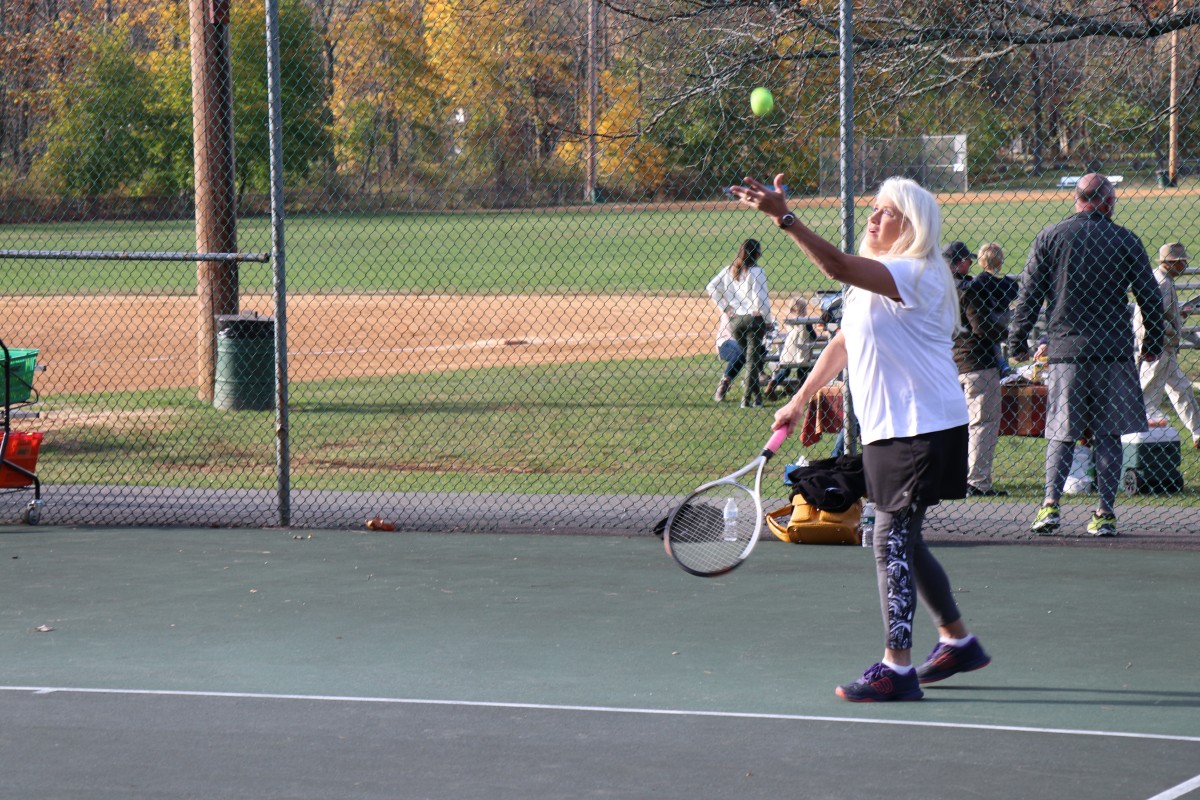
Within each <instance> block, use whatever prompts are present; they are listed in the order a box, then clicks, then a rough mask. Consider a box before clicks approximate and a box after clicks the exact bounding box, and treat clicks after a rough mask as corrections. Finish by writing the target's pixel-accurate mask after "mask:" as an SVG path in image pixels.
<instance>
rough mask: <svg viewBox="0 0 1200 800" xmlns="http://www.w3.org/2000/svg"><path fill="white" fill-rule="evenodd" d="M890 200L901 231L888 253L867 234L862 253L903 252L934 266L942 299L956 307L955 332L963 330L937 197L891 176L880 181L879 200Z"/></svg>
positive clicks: (923, 267) (949, 306) (873, 255)
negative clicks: (944, 250)
mask: <svg viewBox="0 0 1200 800" xmlns="http://www.w3.org/2000/svg"><path fill="white" fill-rule="evenodd" d="M882 200H886V201H889V202H890V203H891V204H892V205H894V206H895V207H896V210H897V211H899V212H900V216H901V217H902V218H903V219H902V225H901V229H900V235H899V236H898V237H897V238H896V241H895V242H894V243H893V244H892V247H891V249H890V250H888V251H887V252H885V253H876V252H874V251H873V250H872V248H871V246H870V245H869V244H868V243H867V240H866V239H865V238H864V239H863V243H862V245H861V246H860V247H859V254H860V255H864V256H867V257H870V258H878V257H879V256H900V257H902V258H910V259H913V260H914V261H920V262H921V268H920V272H921V274H922V275H923V274H924V272H925V270H927V269H929V268H930V267H932V268H933V269H934V274H935V275H937V277H938V278H939V279H940V280H941V282H942V285H943V289H944V291H943V292H942V298H943V299H942V302H943V304H944V305H945V307H946V308H947V309H948V310H951V311H953V314H952V317H951V318H952V319H953V320H954V331H953V332H954V334H957V333H958V332H959V331H960V330H961V326H962V321H961V319H960V318H959V317H960V314H961V311H960V310H959V307H958V288H957V286H956V285H955V282H954V276H953V275H952V274H951V272H950V267H949V266H948V265H947V264H946V259H945V258H943V257H942V253H941V246H942V244H941V242H942V212H941V210H940V209H939V208H938V204H937V198H936V197H934V196H933V195H932V194H931V193H930V192H929V191H928V190H927V189H924V188H922V187H921V185H920V184H918V183H917V182H916V181H914V180H910V179H909V178H899V177H896V178H888V179H887V180H885V181H884V182H883V183H881V184H880V185H879V190H878V191H877V192H876V193H875V202H876V203H878V202H880V201H882Z"/></svg>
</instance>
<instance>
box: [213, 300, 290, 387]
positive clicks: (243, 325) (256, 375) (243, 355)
mask: <svg viewBox="0 0 1200 800" xmlns="http://www.w3.org/2000/svg"><path fill="white" fill-rule="evenodd" d="M215 373H216V374H215V380H214V383H213V407H214V408H219V409H221V410H222V411H270V410H272V409H274V408H275V320H274V319H273V318H272V317H258V316H254V317H248V316H240V315H222V316H218V317H217V363H216V369H215Z"/></svg>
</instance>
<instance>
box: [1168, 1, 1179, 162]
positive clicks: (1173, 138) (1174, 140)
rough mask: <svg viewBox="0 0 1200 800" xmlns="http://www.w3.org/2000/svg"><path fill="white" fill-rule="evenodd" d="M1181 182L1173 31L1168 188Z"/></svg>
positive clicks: (1173, 7) (1176, 45)
mask: <svg viewBox="0 0 1200 800" xmlns="http://www.w3.org/2000/svg"><path fill="white" fill-rule="evenodd" d="M1171 13H1172V14H1178V13H1179V0H1173V2H1172V3H1171ZM1178 180H1179V31H1177V30H1175V31H1171V114H1170V127H1169V133H1168V140H1167V186H1174V185H1175V184H1176V182H1177V181H1178Z"/></svg>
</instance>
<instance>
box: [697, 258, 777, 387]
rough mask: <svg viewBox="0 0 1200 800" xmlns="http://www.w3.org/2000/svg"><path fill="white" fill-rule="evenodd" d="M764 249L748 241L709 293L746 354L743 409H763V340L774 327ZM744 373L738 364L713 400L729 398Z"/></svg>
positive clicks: (731, 370)
mask: <svg viewBox="0 0 1200 800" xmlns="http://www.w3.org/2000/svg"><path fill="white" fill-rule="evenodd" d="M761 254H762V247H761V245H759V243H758V240H757V239H747V240H746V241H744V242H742V246H741V247H740V248H739V249H738V254H737V257H736V258H735V259H734V260H733V263H732V264H730V265H729V266H727V267H722V268H721V271H720V272H718V273H717V274H716V277H714V278H713V279H712V280H711V281H709V282H708V286H707V287H706V289H705V291H707V292H708V296H709V297H711V298H712V301H713V302H714V303H716V305H717V308H718V309H719V310H720V311H721V312H722V313H725V314H728V315H729V324H730V328H731V330H732V331H733V338H734V339H736V340H737V343H738V346H739V347H741V348H742V352H743V353H745V356H746V363H747V364H748V365H749V366H748V368H747V370H746V390H745V392H744V393H743V394H742V408H750V407H751V406H755V407H758V406H762V404H763V396H762V387H761V386H760V385H759V377H760V375H761V374H762V369H763V364H764V363H765V362H766V357H767V353H766V348H765V347H764V346H763V337H764V336H766V335H767V330H768V329H769V328H770V326H771V299H770V297H769V296H768V295H767V273H766V271H765V270H763V268H762V267H761V266H760V265H759V263H758V259H759V257H760V255H761ZM740 370H741V363H739V362H734V363H732V364H730V365H729V367H728V368H727V369H726V370H725V374H724V375H723V376H722V377H721V381H720V383H718V384H717V391H716V393H715V394H714V395H713V400H715V401H717V402H718V403H719V402H721V401H722V400H724V399H725V393H726V392H728V391H729V387H730V386H731V385H732V384H733V379H734V378H736V377H737V375H738V372H739V371H740Z"/></svg>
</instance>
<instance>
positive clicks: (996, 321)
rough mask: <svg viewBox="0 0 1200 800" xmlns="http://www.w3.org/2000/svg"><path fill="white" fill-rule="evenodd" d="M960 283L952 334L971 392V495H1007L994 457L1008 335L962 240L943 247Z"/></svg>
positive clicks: (962, 378) (966, 388)
mask: <svg viewBox="0 0 1200 800" xmlns="http://www.w3.org/2000/svg"><path fill="white" fill-rule="evenodd" d="M942 256H943V257H944V258H945V259H946V263H947V264H949V265H950V272H951V273H952V274H953V275H954V282H955V284H957V287H958V304H959V308H960V309H961V310H962V318H961V322H960V327H961V331H960V332H959V333H958V335H957V336H955V337H954V363H955V365H956V366H957V367H958V382H959V383H960V384H961V385H962V388H963V394H964V395H965V396H966V398H967V412H968V413H969V415H970V424H969V425H968V428H967V430H968V432H969V441H970V444H969V449H968V451H967V497H998V496H1004V495H1007V494H1008V492H1005V491H1003V490H1000V489H996V488H994V487H993V486H992V461H993V459H994V458H995V455H996V444H997V443H998V442H999V441H1000V405H1001V404H1000V369H999V367H997V366H996V346H997V345H998V344H999V343H1000V340H1001V339H1002V338H1003V337H1004V329H1005V328H1004V322H1003V320H1002V319H1001V317H1000V315H999V314H998V313H997V312H996V307H995V303H994V302H993V300H992V297H991V296H990V294H989V293H988V291H987V288H988V287H987V285H986V284H984V283H980V281H981V280H983V279H982V278H975V279H974V280H972V279H971V278H970V277H969V275H968V273H969V272H970V271H971V261H972V259H974V258H975V255H974V253H972V252H971V251H970V250H968V249H967V246H966V245H965V244H963V243H962V242H951V243H950V244H948V245H946V247H945V249H943V250H942Z"/></svg>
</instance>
